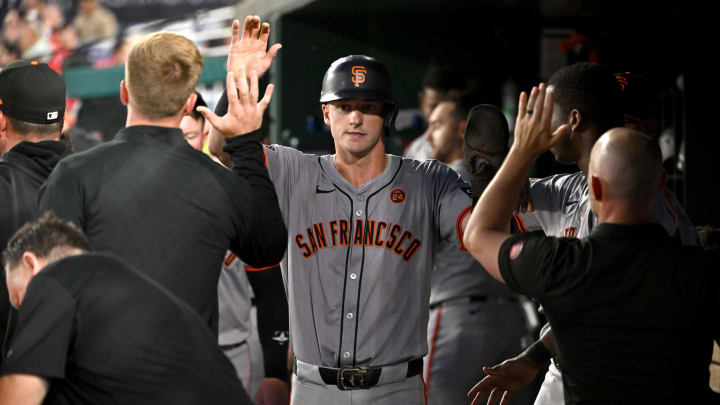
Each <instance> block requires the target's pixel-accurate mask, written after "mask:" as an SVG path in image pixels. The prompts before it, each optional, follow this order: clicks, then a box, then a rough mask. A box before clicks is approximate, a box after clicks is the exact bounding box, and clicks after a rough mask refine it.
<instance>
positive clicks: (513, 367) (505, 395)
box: [468, 354, 539, 405]
mask: <svg viewBox="0 0 720 405" xmlns="http://www.w3.org/2000/svg"><path fill="white" fill-rule="evenodd" d="M538 370H539V367H538V365H537V363H535V362H534V361H532V360H531V359H530V358H529V357H527V355H525V354H521V355H519V356H517V357H514V358H512V359H508V360H505V361H503V362H502V363H500V364H498V365H497V366H494V367H490V368H488V367H483V372H484V373H485V374H487V376H485V378H483V379H482V380H480V382H479V383H477V384H475V386H474V387H472V389H471V390H470V391H469V392H468V398H473V401H472V405H481V404H482V401H483V399H484V398H485V397H486V396H488V395H490V396H489V398H488V400H487V404H488V405H490V404H495V403H497V401H498V400H500V402H499V404H500V405H506V404H508V401H509V399H510V396H511V395H512V393H513V392H514V391H518V390H521V389H523V388H525V387H526V386H527V385H528V384H530V383H531V382H532V380H533V379H534V378H535V376H536V375H537V373H538Z"/></svg>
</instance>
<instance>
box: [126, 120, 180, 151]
mask: <svg viewBox="0 0 720 405" xmlns="http://www.w3.org/2000/svg"><path fill="white" fill-rule="evenodd" d="M115 140H119V141H126V142H142V143H145V144H150V145H157V146H165V147H167V146H170V147H178V146H185V147H188V148H191V146H190V145H189V144H188V143H187V141H186V140H185V138H184V137H183V133H182V131H181V130H180V128H169V127H158V126H152V125H133V126H131V127H127V128H123V129H121V130H120V132H118V134H117V135H115Z"/></svg>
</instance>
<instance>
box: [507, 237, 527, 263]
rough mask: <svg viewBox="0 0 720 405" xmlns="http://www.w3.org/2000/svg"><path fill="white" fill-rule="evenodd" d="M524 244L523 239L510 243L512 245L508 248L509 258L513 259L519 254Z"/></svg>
mask: <svg viewBox="0 0 720 405" xmlns="http://www.w3.org/2000/svg"><path fill="white" fill-rule="evenodd" d="M524 245H525V242H524V241H518V242H515V243H514V244H513V245H512V247H511V248H510V253H509V255H508V256H509V257H510V260H515V259H517V258H518V257H519V256H520V253H521V252H522V250H523V246H524Z"/></svg>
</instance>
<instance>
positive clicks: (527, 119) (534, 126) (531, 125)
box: [513, 83, 570, 159]
mask: <svg viewBox="0 0 720 405" xmlns="http://www.w3.org/2000/svg"><path fill="white" fill-rule="evenodd" d="M552 111H553V95H552V91H547V86H546V85H545V84H544V83H540V85H539V86H538V87H533V88H532V91H531V92H530V99H529V100H528V95H527V93H525V92H522V93H520V102H519V104H518V116H517V120H516V121H515V140H514V141H513V148H514V149H516V151H521V152H522V153H523V155H526V156H528V157H529V158H531V159H534V158H535V157H537V156H538V155H540V154H541V153H543V152H545V151H547V150H549V149H550V148H552V147H553V146H555V145H556V144H557V143H558V142H560V140H562V138H564V137H565V136H567V135H569V134H570V126H569V125H568V124H563V125H561V126H560V127H559V128H558V129H556V130H555V132H553V131H552V126H551V123H552Z"/></svg>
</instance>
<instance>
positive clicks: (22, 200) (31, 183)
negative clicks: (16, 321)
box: [0, 141, 70, 342]
mask: <svg viewBox="0 0 720 405" xmlns="http://www.w3.org/2000/svg"><path fill="white" fill-rule="evenodd" d="M69 153H70V150H69V149H68V148H67V147H66V146H65V144H63V143H62V142H57V141H41V142H20V143H19V144H17V145H15V147H13V148H12V149H10V150H9V151H8V152H7V153H5V154H4V155H2V156H0V251H4V250H5V247H6V246H7V243H8V240H10V237H12V235H13V234H14V233H15V231H17V230H18V229H19V228H20V227H21V226H22V225H23V224H24V223H25V222H27V221H29V220H31V219H34V218H35V217H36V216H37V215H38V190H39V189H40V186H41V185H42V184H43V183H44V182H45V179H47V177H48V176H49V175H50V172H51V171H52V170H53V168H54V167H55V165H56V164H57V163H58V162H59V161H60V159H62V158H63V157H64V156H66V155H67V154H69ZM0 273H2V277H0V279H1V280H2V288H0V342H2V341H3V340H4V336H5V329H6V326H7V321H8V318H7V317H8V311H9V307H10V303H9V300H8V292H7V288H5V272H4V271H2V272H0Z"/></svg>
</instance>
